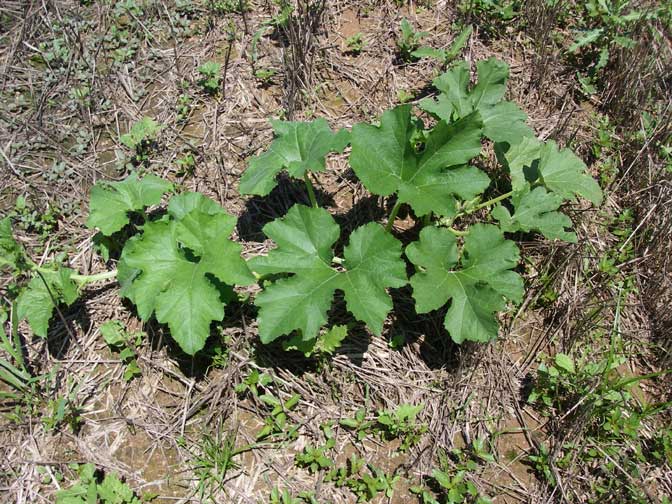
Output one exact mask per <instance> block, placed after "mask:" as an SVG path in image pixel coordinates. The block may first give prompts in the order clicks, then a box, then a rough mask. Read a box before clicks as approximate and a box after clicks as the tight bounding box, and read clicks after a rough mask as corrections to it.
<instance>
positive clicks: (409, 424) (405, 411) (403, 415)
mask: <svg viewBox="0 0 672 504" xmlns="http://www.w3.org/2000/svg"><path fill="white" fill-rule="evenodd" d="M423 407H424V405H423V404H418V405H417V406H413V405H412V404H400V405H399V407H398V408H397V409H396V410H393V411H391V410H384V411H380V412H378V418H377V419H376V426H375V428H376V430H377V431H378V432H379V433H380V434H381V436H382V437H383V439H387V440H390V439H400V440H401V445H400V446H399V450H400V451H401V452H406V451H408V449H409V448H410V447H411V446H414V445H415V444H417V443H418V442H419V441H420V438H421V437H422V435H423V434H424V433H425V432H427V426H426V425H424V424H418V423H417V422H416V417H417V415H418V413H420V411H422V408H423Z"/></svg>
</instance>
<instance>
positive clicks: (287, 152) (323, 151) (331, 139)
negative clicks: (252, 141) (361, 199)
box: [240, 118, 350, 196]
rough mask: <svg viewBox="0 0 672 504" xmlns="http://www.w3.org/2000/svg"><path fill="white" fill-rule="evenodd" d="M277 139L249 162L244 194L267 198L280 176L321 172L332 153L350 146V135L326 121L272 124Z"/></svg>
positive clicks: (242, 187)
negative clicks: (335, 128) (283, 173)
mask: <svg viewBox="0 0 672 504" xmlns="http://www.w3.org/2000/svg"><path fill="white" fill-rule="evenodd" d="M271 124H272V125H273V130H274V131H275V135H276V139H275V140H274V141H273V143H272V144H271V146H270V148H269V149H268V151H266V152H264V153H263V154H261V155H259V156H257V157H256V158H254V159H252V160H251V161H250V164H249V166H248V168H247V170H245V173H243V176H242V177H241V179H240V193H241V194H257V195H259V196H265V195H267V194H268V193H270V192H271V191H272V190H273V188H274V187H275V186H276V185H277V182H276V180H275V178H276V176H277V175H278V173H280V172H281V171H282V170H287V171H288V173H289V174H290V175H291V176H292V177H295V178H302V177H303V175H304V174H305V173H306V172H307V171H312V172H320V171H323V170H324V167H325V157H326V156H327V154H329V153H330V152H343V149H345V147H346V146H347V145H348V144H349V143H350V133H349V132H348V131H347V130H343V129H342V130H339V131H338V132H336V133H334V132H333V131H331V129H330V128H329V124H328V123H327V121H326V120H324V119H322V118H320V119H316V120H315V121H312V122H287V121H271Z"/></svg>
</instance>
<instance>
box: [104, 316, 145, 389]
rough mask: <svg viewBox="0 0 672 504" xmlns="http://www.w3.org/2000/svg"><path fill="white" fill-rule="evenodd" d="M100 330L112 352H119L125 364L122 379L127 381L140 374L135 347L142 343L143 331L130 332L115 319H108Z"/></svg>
mask: <svg viewBox="0 0 672 504" xmlns="http://www.w3.org/2000/svg"><path fill="white" fill-rule="evenodd" d="M100 332H101V334H102V335H103V339H104V340H105V343H107V345H108V346H109V347H110V349H111V350H112V351H114V352H119V358H120V359H121V360H122V361H123V363H124V364H125V365H126V368H125V369H124V380H125V381H127V382H129V381H131V380H132V379H133V378H136V377H138V376H141V375H142V371H141V370H140V367H139V366H138V359H137V353H136V348H137V347H139V346H140V345H141V344H142V340H143V336H144V333H142V332H137V333H135V334H130V333H128V332H127V331H126V329H125V328H124V326H123V324H122V323H121V322H119V321H117V320H108V321H107V322H105V323H104V324H103V325H101V326H100Z"/></svg>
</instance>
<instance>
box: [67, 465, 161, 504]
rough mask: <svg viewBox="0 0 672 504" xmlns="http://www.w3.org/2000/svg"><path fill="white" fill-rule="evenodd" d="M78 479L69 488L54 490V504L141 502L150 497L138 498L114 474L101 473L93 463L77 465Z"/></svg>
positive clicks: (125, 503)
mask: <svg viewBox="0 0 672 504" xmlns="http://www.w3.org/2000/svg"><path fill="white" fill-rule="evenodd" d="M73 468H74V469H75V470H76V471H77V475H78V478H79V480H78V481H77V483H75V484H74V485H72V486H71V487H70V488H67V489H65V490H59V491H58V492H56V504H77V503H95V502H100V503H101V504H141V503H142V502H149V501H150V500H151V498H150V497H149V496H145V498H143V499H140V498H139V497H137V496H136V495H135V493H134V492H133V490H132V489H131V488H130V487H129V486H128V485H127V484H126V483H124V482H123V481H121V480H120V479H119V477H118V476H117V475H116V474H114V473H110V474H105V476H104V477H103V478H102V481H101V475H100V474H99V472H98V471H96V467H95V466H94V465H93V464H84V465H77V464H75V465H74V466H73Z"/></svg>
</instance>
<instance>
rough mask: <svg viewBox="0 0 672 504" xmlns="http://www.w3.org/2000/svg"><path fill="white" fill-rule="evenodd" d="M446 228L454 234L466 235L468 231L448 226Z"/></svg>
mask: <svg viewBox="0 0 672 504" xmlns="http://www.w3.org/2000/svg"><path fill="white" fill-rule="evenodd" d="M446 229H448V231H450V232H451V233H453V234H454V235H455V236H467V235H468V234H469V231H460V230H459V229H455V228H453V227H450V226H448V227H447V228H446Z"/></svg>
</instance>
